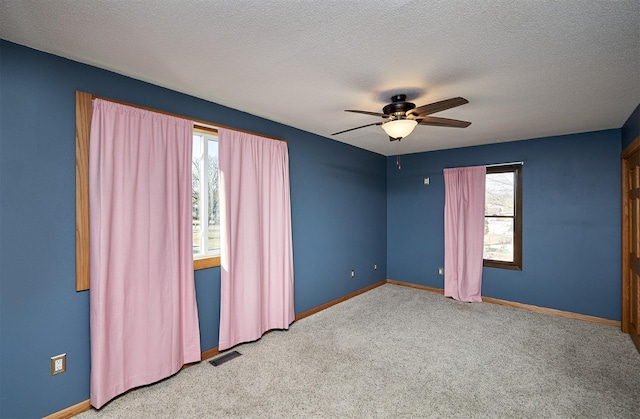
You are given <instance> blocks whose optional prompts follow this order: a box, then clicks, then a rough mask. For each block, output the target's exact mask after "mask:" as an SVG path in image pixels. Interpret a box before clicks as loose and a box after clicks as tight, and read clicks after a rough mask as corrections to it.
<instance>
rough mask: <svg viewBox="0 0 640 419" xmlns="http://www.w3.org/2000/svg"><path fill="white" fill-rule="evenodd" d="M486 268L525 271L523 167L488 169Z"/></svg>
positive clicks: (485, 224)
mask: <svg viewBox="0 0 640 419" xmlns="http://www.w3.org/2000/svg"><path fill="white" fill-rule="evenodd" d="M484 208H485V211H484V214H485V215H484V255H483V258H484V266H487V267H491V268H503V269H514V270H522V165H521V164H514V165H506V166H495V167H487V180H486V188H485V206H484Z"/></svg>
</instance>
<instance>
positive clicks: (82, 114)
mask: <svg viewBox="0 0 640 419" xmlns="http://www.w3.org/2000/svg"><path fill="white" fill-rule="evenodd" d="M93 99H102V100H108V101H110V102H113V103H119V104H122V105H127V106H131V107H134V108H138V109H144V110H148V111H151V112H156V113H161V114H164V115H171V116H176V117H178V118H184V119H189V120H191V121H193V122H194V125H195V128H196V129H198V130H202V131H205V132H209V133H211V132H215V133H217V130H216V129H215V128H212V127H213V126H215V127H221V128H226V129H231V130H234V131H240V132H245V133H248V134H255V133H253V132H250V131H244V130H239V129H236V128H231V127H226V126H224V125H219V124H214V123H211V122H207V121H202V120H198V119H193V118H189V117H185V116H183V115H178V114H174V113H171V112H164V111H159V110H157V109H152V108H147V107H144V106H138V105H133V104H130V103H126V102H121V101H118V100H113V99H109V98H105V97H101V96H96V95H93V94H91V93H86V92H81V91H78V90H76V291H86V290H88V289H89V287H90V280H89V275H90V269H91V267H90V265H89V137H90V135H91V114H92V110H93ZM260 135H261V136H262V137H266V138H270V139H272V140H278V141H285V142H286V140H283V139H281V138H276V137H270V136H268V135H264V134H260ZM215 266H220V257H219V256H214V257H206V258H201V259H194V261H193V269H194V270H199V269H206V268H211V267H215Z"/></svg>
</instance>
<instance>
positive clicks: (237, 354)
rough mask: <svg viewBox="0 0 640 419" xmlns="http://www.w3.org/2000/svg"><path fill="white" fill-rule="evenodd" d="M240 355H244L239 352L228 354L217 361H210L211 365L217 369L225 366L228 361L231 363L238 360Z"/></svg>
mask: <svg viewBox="0 0 640 419" xmlns="http://www.w3.org/2000/svg"><path fill="white" fill-rule="evenodd" d="M240 355H242V354H241V353H240V352H238V351H233V352H229V353H228V354H224V355H222V356H219V357H217V358H216V359H212V360H211V361H209V363H210V364H211V365H213V366H214V367H217V366H218V365H221V364H224V363H225V362H227V361H231V360H232V359H233V358H237V357H239V356H240Z"/></svg>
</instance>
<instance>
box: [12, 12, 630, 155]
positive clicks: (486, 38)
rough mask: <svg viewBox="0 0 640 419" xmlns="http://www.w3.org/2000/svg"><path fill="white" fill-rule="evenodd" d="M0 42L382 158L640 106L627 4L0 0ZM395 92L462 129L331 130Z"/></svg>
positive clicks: (611, 119)
mask: <svg viewBox="0 0 640 419" xmlns="http://www.w3.org/2000/svg"><path fill="white" fill-rule="evenodd" d="M0 37H1V38H3V39H6V40H9V41H12V42H15V43H18V44H22V45H26V46H29V47H32V48H35V49H38V50H42V51H46V52H50V53H53V54H56V55H60V56H63V57H67V58H70V59H72V60H76V61H80V62H83V63H88V64H92V65H95V66H97V67H101V68H105V69H108V70H112V71H114V72H117V73H120V74H124V75H127V76H131V77H134V78H137V79H140V80H145V81H148V82H151V83H154V84H157V85H160V86H164V87H168V88H171V89H174V90H177V91H180V92H184V93H187V94H190V95H193V96H196V97H199V98H203V99H206V100H210V101H212V102H216V103H220V104H223V105H226V106H229V107H232V108H236V109H240V110H242V111H244V112H248V113H251V114H254V115H258V116H261V117H265V118H268V119H271V120H274V121H278V122H281V123H284V124H287V125H291V126H294V127H297V128H300V129H303V130H306V131H310V132H313V133H316V134H319V135H322V136H326V137H329V138H333V139H335V140H338V141H342V142H345V143H349V144H353V145H355V146H357V147H360V148H364V149H367V150H371V151H375V152H377V153H380V154H383V155H393V154H395V153H397V152H399V153H401V154H406V153H413V152H420V151H428V150H437V149H445V148H455V147H463V146H468V145H477V144H487V143H495V142H503V141H512V140H521V139H528V138H536V137H543V136H550V135H560V134H569V133H576V132H585V131H594V130H601V129H608V128H619V127H621V126H622V124H623V123H624V121H625V120H626V119H627V118H628V117H629V115H630V114H631V112H632V111H633V110H634V109H635V107H636V106H637V105H638V104H639V103H640V2H639V1H638V0H631V1H623V0H610V1H606V0H563V1H560V0H558V1H542V0H521V1H514V0H507V1H505V0H502V1H500V0H498V1H496V0H444V1H433V0H423V1H410V0H386V1H372V0H340V1H334V0H328V1H326V0H322V1H319V0H318V1H311V0H307V1H305V0H298V1H295V0H275V1H256V0H246V1H243V0H236V1H223V0H218V1H213V0H189V1H187V0H180V1H178V0H164V1H162V0H144V1H128V0H59V1H45V0H41V1H35V0H20V1H18V0H0ZM398 93H406V94H407V95H408V99H409V100H411V101H412V102H414V103H415V104H416V105H418V106H420V105H424V104H427V103H431V102H435V101H439V100H443V99H448V98H451V97H456V96H462V97H464V98H466V99H468V100H469V102H470V103H469V104H467V105H463V106H461V107H458V108H454V109H450V110H446V111H443V112H441V113H437V114H434V115H433V116H439V117H445V118H454V119H462V120H466V121H471V122H472V124H471V126H470V127H468V128H465V129H459V128H441V127H430V126H418V127H417V128H416V129H415V131H414V132H413V134H411V135H410V136H409V137H407V138H405V139H404V140H402V142H401V144H400V145H399V150H398V149H397V143H395V142H394V143H390V142H389V141H388V138H387V137H386V135H385V134H384V132H383V131H382V129H381V128H380V127H377V126H372V127H368V128H363V129H360V130H356V131H352V132H348V133H345V134H340V135H338V136H333V137H332V136H331V133H333V132H337V131H341V130H344V129H348V128H352V127H356V126H360V125H365V124H368V123H372V122H377V121H379V120H380V119H379V118H376V117H374V116H368V115H360V114H353V113H347V112H344V111H343V110H344V109H361V110H369V111H375V112H380V111H381V110H382V107H383V106H384V105H385V104H386V103H388V102H389V99H390V97H391V96H392V95H393V94H398ZM212 122H215V121H212Z"/></svg>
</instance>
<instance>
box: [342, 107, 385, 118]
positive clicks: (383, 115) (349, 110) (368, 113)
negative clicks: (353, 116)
mask: <svg viewBox="0 0 640 419" xmlns="http://www.w3.org/2000/svg"><path fill="white" fill-rule="evenodd" d="M344 111H345V112H355V113H363V114H365V115H373V116H379V117H382V118H388V117H389V115H386V114H384V113H380V112H369V111H356V110H353V109H345V110H344Z"/></svg>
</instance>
